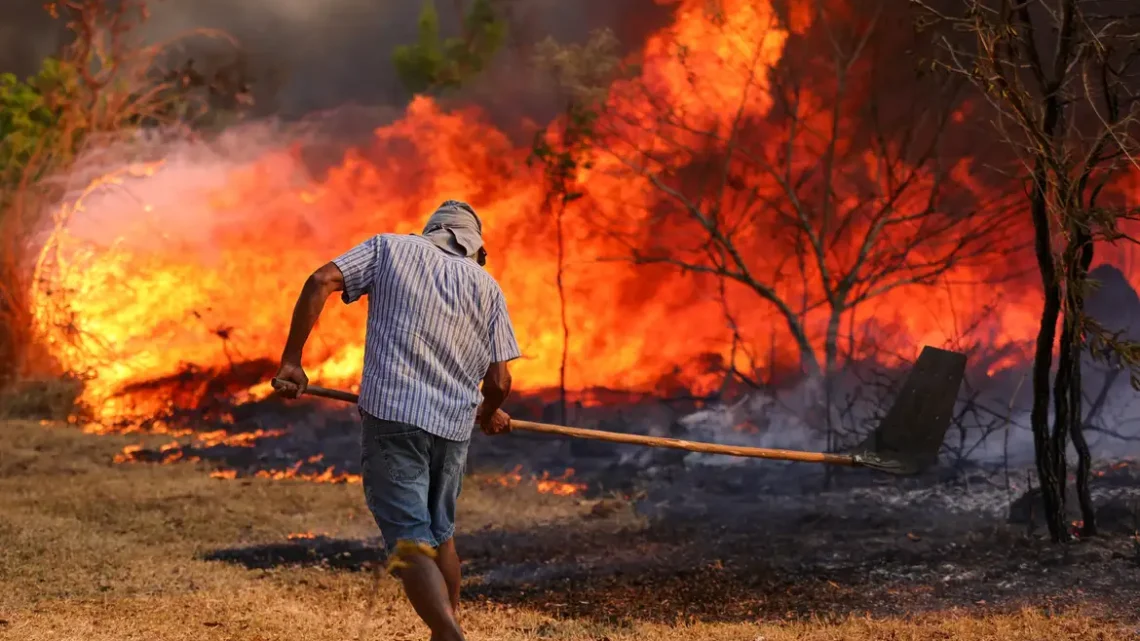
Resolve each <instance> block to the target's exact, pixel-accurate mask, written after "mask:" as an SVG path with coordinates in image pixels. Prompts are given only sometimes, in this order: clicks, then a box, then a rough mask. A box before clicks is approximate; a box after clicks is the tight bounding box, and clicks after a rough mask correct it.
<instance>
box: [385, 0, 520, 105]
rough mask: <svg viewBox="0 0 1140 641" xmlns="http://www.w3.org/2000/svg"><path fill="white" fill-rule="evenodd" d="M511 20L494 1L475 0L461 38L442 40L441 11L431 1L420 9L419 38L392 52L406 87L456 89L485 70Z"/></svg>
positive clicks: (413, 89)
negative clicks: (413, 42)
mask: <svg viewBox="0 0 1140 641" xmlns="http://www.w3.org/2000/svg"><path fill="white" fill-rule="evenodd" d="M506 35H507V23H506V21H505V20H503V19H501V18H499V17H498V16H497V15H496V14H495V9H494V7H493V6H492V4H491V0H474V2H473V3H472V5H471V9H470V11H468V12H467V14H466V15H465V16H464V18H463V34H462V35H461V36H460V37H454V38H446V39H441V36H440V29H439V13H438V12H437V11H436V9H435V4H434V3H433V2H432V1H431V0H427V1H426V2H425V3H424V7H423V10H422V11H421V12H420V20H419V40H418V41H417V42H416V43H415V44H411V45H401V46H399V47H397V48H396V51H395V52H394V53H393V55H392V61H393V63H394V64H395V65H396V71H397V72H398V73H399V75H400V79H401V80H402V81H403V83H404V86H405V87H407V88H408V90H409V91H412V92H414V93H427V92H431V91H440V90H446V89H454V88H457V87H459V86H461V85H462V84H463V83H465V82H467V81H468V80H469V79H470V78H472V77H474V76H475V75H477V74H479V73H480V72H481V71H483V70H484V69H485V68H486V67H487V65H488V64H489V63H490V62H491V59H492V58H493V57H494V56H495V54H496V53H497V52H498V51H499V49H500V48H501V47H502V45H503V42H504V41H505V40H506Z"/></svg>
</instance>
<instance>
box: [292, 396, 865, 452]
mask: <svg viewBox="0 0 1140 641" xmlns="http://www.w3.org/2000/svg"><path fill="white" fill-rule="evenodd" d="M274 382H275V383H276V380H275V381H274ZM286 385H287V384H286ZM274 387H275V388H276V387H277V385H274ZM305 393H306V394H309V395H311V396H320V397H323V398H331V399H334V400H338V401H347V402H349V403H356V402H358V400H359V396H357V395H356V394H352V393H350V392H344V391H341V390H335V389H328V388H327V387H318V386H316V385H310V386H309V387H307V388H305ZM511 429H512V430H524V431H527V432H539V433H541V434H556V435H558V436H570V437H572V438H584V439H590V440H595V441H609V442H610V443H630V444H633V445H647V446H649V447H666V448H671V449H675V450H687V451H689V452H703V453H706V454H727V455H728V456H743V457H748V458H763V459H772V460H777V461H799V462H803V463H824V464H827V465H847V466H854V465H858V464H859V463H858V461H856V460H855V457H854V456H851V455H850V454H826V453H823V452H800V451H797V450H777V449H769V448H765V447H742V446H736V445H718V444H715V443H700V442H697V441H683V440H681V439H676V438H662V437H659V436H643V435H640V434H622V433H620V432H606V431H603V430H588V429H583V428H580V427H566V426H564V425H551V424H549V423H535V422H532V421H520V420H517V419H511Z"/></svg>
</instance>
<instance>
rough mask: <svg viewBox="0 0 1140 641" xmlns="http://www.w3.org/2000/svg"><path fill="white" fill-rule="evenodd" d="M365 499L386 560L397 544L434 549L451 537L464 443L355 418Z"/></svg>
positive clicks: (367, 417)
mask: <svg viewBox="0 0 1140 641" xmlns="http://www.w3.org/2000/svg"><path fill="white" fill-rule="evenodd" d="M360 415H361V418H362V419H363V426H362V429H361V443H360V452H361V455H360V456H361V471H362V474H363V483H364V499H365V501H367V503H368V509H369V511H371V512H372V518H374V519H376V525H377V526H379V527H380V534H381V535H383V537H384V546H385V547H386V548H387V550H388V554H392V551H393V550H394V549H395V548H396V546H397V544H398V543H400V542H405V543H406V544H407V543H412V544H422V545H426V546H428V547H430V548H438V547H439V546H440V545H442V544H444V543H446V542H447V541H448V540H450V539H451V537H452V536H453V535H454V534H455V502H456V499H458V498H459V492H460V490H461V489H462V487H463V469H464V466H465V464H466V462H467V445H468V444H469V443H470V440H467V441H449V440H447V439H445V438H442V437H439V436H435V435H434V434H429V433H428V432H425V431H424V430H422V429H420V428H418V427H415V426H414V425H408V424H407V423H397V422H394V421H385V420H381V419H378V418H376V417H374V416H372V415H370V414H368V413H367V412H364V411H361V412H360Z"/></svg>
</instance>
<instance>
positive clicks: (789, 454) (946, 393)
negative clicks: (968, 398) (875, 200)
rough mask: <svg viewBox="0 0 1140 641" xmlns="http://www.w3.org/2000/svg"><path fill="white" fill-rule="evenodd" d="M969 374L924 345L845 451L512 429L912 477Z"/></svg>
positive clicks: (535, 426) (327, 392)
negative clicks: (888, 400) (866, 430)
mask: <svg viewBox="0 0 1140 641" xmlns="http://www.w3.org/2000/svg"><path fill="white" fill-rule="evenodd" d="M965 373H966V355H965V354H961V353H958V352H951V351H947V350H943V349H938V348H935V347H929V346H927V347H924V348H923V349H922V353H921V354H920V355H919V357H918V361H917V362H915V364H914V367H913V368H912V369H911V371H910V373H909V375H908V376H907V379H906V382H905V383H903V387H902V390H901V391H900V392H899V395H898V397H897V398H896V399H895V402H894V404H893V405H891V407H890V409H889V410H888V411H887V414H886V416H884V417H883V420H882V421H881V422H880V423H879V426H878V427H877V428H876V429H875V431H874V432H872V433H871V434H870V435H869V436H868V437H867V438H866V440H864V441H863V442H862V443H860V444H859V446H857V447H856V448H855V449H854V450H852V451H851V452H849V453H846V454H838V453H835V454H833V453H827V452H801V451H797V450H780V449H770V448H766V447H742V446H736V445H719V444H716V443H702V442H698V441H684V440H681V439H675V438H662V437H657V436H642V435H639V434H622V433H618V432H606V431H602V430H588V429H583V428H579V427H566V426H563V425H550V424H548V423H534V422H531V421H521V420H517V419H513V418H512V419H511V429H512V430H524V431H527V432H539V433H542V434H556V435H558V436H569V437H572V438H584V439H593V440H597V441H609V442H611V443H632V444H634V445H646V446H649V447H667V448H672V449H677V450H688V451H690V452H703V453H707V454H726V455H728V456H743V457H749V458H762V459H772V460H776V461H798V462H801V463H823V464H825V465H843V466H846V467H865V468H869V469H872V470H878V471H881V472H887V473H890V474H898V475H912V474H918V473H920V472H922V471H923V470H925V469H927V468H928V467H930V466H931V465H933V464H934V463H935V462H936V461H937V460H938V450H939V449H940V448H941V447H942V440H943V439H944V438H945V437H946V430H947V429H948V428H949V427H950V419H951V414H952V412H953V410H954V401H955V399H956V398H957V396H958V388H959V387H960V386H961V384H962V378H963V377H964V376H965ZM273 382H274V384H275V385H274V387H277V386H288V385H289V383H285V382H284V381H278V380H277V379H274V381H273ZM305 394H308V395H310V396H319V397H322V398H329V399H334V400H338V401H346V402H350V403H356V402H357V401H358V400H359V397H358V396H357V395H356V394H352V393H350V392H344V391H341V390H335V389H328V388H324V387H317V386H315V385H310V386H308V387H306V388H305Z"/></svg>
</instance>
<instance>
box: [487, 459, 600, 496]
mask: <svg viewBox="0 0 1140 641" xmlns="http://www.w3.org/2000/svg"><path fill="white" fill-rule="evenodd" d="M572 476H574V468H567V469H566V471H565V472H563V474H562V476H559V477H555V478H551V476H550V472H543V473H542V476H532V477H531V478H530V480H531V481H533V482H534V485H535V489H537V490H538V491H539V493H540V494H554V495H556V496H573V495H575V494H578V493H580V492H584V491H585V490H586V485H585V484H583V483H573V482H571V481H570V480H569V479H570V477H572ZM522 482H523V475H522V466H521V465H517V466H515V469H513V470H511V471H510V472H507V473H505V474H498V475H494V476H489V477H487V478H485V479H484V483H485V484H486V485H491V486H496V485H497V486H499V487H518V486H519V485H521V484H522Z"/></svg>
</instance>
